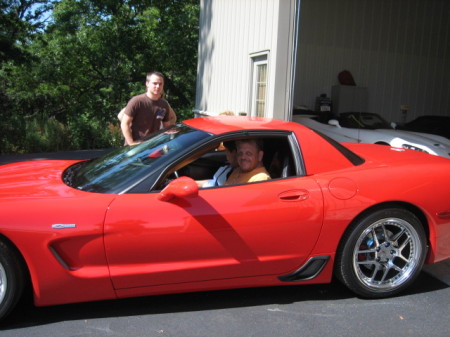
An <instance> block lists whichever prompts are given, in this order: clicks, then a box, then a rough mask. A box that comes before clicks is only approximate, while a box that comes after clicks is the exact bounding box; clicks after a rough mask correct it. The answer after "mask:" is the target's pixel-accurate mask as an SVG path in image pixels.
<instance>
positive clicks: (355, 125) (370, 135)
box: [293, 112, 450, 158]
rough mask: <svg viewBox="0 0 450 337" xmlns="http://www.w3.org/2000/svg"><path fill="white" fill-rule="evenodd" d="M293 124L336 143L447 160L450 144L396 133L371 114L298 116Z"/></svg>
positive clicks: (434, 137) (392, 126) (425, 136)
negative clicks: (386, 147) (400, 150)
mask: <svg viewBox="0 0 450 337" xmlns="http://www.w3.org/2000/svg"><path fill="white" fill-rule="evenodd" d="M293 121H294V122H297V123H300V124H303V125H306V126H308V127H310V128H311V129H313V130H316V131H320V132H322V133H323V134H325V135H327V136H329V137H331V138H333V139H334V140H336V141H338V142H356V143H369V144H381V145H390V146H393V147H398V148H404V149H411V150H417V151H422V152H426V153H429V154H432V155H437V156H442V157H446V158H450V140H449V139H447V138H444V137H441V136H437V135H432V134H426V133H417V132H409V131H404V130H398V129H396V128H395V124H389V123H388V122H387V121H385V120H384V119H383V118H382V117H381V116H380V115H378V114H375V113H370V112H345V113H340V114H339V115H338V116H334V115H324V114H322V115H317V114H299V115H294V116H293Z"/></svg>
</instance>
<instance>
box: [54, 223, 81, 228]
mask: <svg viewBox="0 0 450 337" xmlns="http://www.w3.org/2000/svg"><path fill="white" fill-rule="evenodd" d="M75 227H77V226H76V225H75V224H59V223H58V224H54V225H52V228H53V229H64V228H75Z"/></svg>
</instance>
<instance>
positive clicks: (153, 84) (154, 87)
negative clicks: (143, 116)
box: [147, 75, 164, 98]
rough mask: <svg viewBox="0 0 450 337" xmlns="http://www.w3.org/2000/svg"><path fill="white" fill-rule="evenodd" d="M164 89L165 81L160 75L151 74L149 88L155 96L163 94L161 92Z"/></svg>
mask: <svg viewBox="0 0 450 337" xmlns="http://www.w3.org/2000/svg"><path fill="white" fill-rule="evenodd" d="M163 89H164V81H163V79H162V78H161V77H159V76H158V75H152V76H150V79H149V80H148V81H147V90H148V91H149V92H150V94H151V95H153V96H158V98H159V96H161V93H162V91H163Z"/></svg>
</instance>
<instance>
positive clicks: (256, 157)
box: [225, 139, 271, 185]
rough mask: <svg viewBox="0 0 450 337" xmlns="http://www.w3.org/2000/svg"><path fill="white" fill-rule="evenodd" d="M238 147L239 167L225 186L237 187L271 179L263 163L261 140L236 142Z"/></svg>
mask: <svg viewBox="0 0 450 337" xmlns="http://www.w3.org/2000/svg"><path fill="white" fill-rule="evenodd" d="M236 146H237V152H236V158H237V162H238V165H239V166H238V167H237V168H235V169H234V170H233V172H232V173H231V175H230V176H229V177H228V179H227V181H226V182H225V185H236V184H243V183H251V182H255V181H262V180H269V179H271V178H270V175H269V173H268V172H267V170H266V168H265V167H264V165H263V163H262V159H263V156H264V152H263V150H262V141H261V140H258V139H243V140H238V141H236Z"/></svg>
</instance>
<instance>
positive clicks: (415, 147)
mask: <svg viewBox="0 0 450 337" xmlns="http://www.w3.org/2000/svg"><path fill="white" fill-rule="evenodd" d="M402 148H404V149H408V150H415V151H420V152H425V153H428V151H426V150H424V149H421V148H420V147H417V146H414V145H411V144H402Z"/></svg>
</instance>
